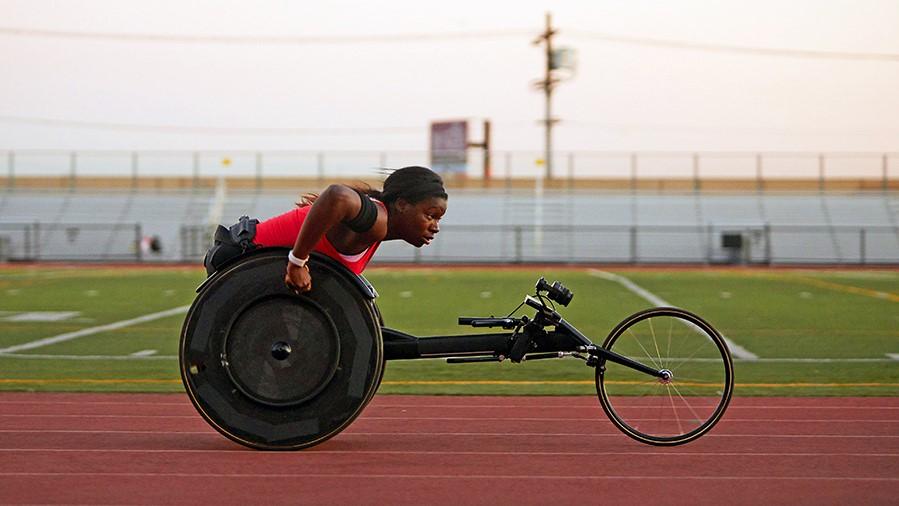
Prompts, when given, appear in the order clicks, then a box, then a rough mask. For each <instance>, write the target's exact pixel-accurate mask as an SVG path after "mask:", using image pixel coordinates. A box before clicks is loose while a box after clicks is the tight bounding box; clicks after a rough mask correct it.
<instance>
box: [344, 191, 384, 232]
mask: <svg viewBox="0 0 899 506" xmlns="http://www.w3.org/2000/svg"><path fill="white" fill-rule="evenodd" d="M358 193H359V198H360V200H361V201H362V207H361V208H360V209H359V214H357V215H356V217H355V218H353V219H352V220H348V221H345V222H343V223H344V224H345V225H346V226H347V227H348V228H349V229H350V230H352V231H353V232H356V233H357V234H361V233H363V232H368V231H369V230H370V229H371V227H372V226H373V225H374V224H375V221H376V220H377V219H378V206H377V204H375V203H374V202H373V201H372V200H371V199H370V198H369V197H368V195H365V194H364V193H362V192H358Z"/></svg>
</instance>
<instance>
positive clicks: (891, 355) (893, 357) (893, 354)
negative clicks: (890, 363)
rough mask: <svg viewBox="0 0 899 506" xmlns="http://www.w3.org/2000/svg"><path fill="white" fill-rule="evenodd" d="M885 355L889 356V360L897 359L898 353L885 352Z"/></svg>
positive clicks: (898, 357)
mask: <svg viewBox="0 0 899 506" xmlns="http://www.w3.org/2000/svg"><path fill="white" fill-rule="evenodd" d="M887 356H888V357H890V360H899V353H887Z"/></svg>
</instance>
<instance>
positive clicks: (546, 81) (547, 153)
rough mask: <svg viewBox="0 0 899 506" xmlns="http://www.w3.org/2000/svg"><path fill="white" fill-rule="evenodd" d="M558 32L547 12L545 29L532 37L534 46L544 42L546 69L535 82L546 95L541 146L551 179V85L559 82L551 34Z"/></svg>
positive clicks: (550, 15) (552, 119)
mask: <svg viewBox="0 0 899 506" xmlns="http://www.w3.org/2000/svg"><path fill="white" fill-rule="evenodd" d="M557 33H558V32H557V31H556V30H555V29H553V27H552V14H550V13H549V12H547V13H546V29H545V31H544V32H543V33H542V34H540V36H539V37H537V38H536V39H534V42H533V44H534V45H535V46H539V45H540V44H543V43H546V71H545V74H544V77H543V80H542V81H537V82H536V83H534V84H535V86H536V88H537V89H542V90H543V94H544V96H545V97H546V109H545V113H544V116H543V125H544V129H545V132H544V134H545V140H544V147H543V161H544V164H545V166H546V179H552V172H553V169H552V167H553V158H552V144H553V134H552V132H553V124H554V123H557V122H558V120H557V119H555V118H553V117H552V93H553V86H555V84H556V83H558V82H559V80H558V79H555V78H553V75H552V71H553V69H554V68H555V66H554V62H553V36H554V35H556V34H557Z"/></svg>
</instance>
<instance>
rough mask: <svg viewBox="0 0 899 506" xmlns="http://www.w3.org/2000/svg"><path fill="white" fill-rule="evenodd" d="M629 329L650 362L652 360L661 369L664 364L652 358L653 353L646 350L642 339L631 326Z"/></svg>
mask: <svg viewBox="0 0 899 506" xmlns="http://www.w3.org/2000/svg"><path fill="white" fill-rule="evenodd" d="M627 331H628V333H629V334H630V335H631V336H632V337H633V338H634V342H636V343H637V346H639V347H640V349H641V350H643V354H644V355H645V356H646V358H648V359H649V360H650V362H652V364H653V365H654V366H656V369H661V368H662V366H661V365H660V364H659V363H658V362H656V361H655V359H654V358H652V355H651V354H650V353H649V352H648V351H646V348H645V347H644V346H643V343H641V342H640V339H639V338H638V337H637V335H636V334H634V331H633V330H631V329H630V328H628V329H627Z"/></svg>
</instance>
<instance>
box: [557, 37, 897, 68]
mask: <svg viewBox="0 0 899 506" xmlns="http://www.w3.org/2000/svg"><path fill="white" fill-rule="evenodd" d="M565 33H566V34H570V35H571V36H573V37H575V38H581V39H588V40H598V41H603V42H615V43H620V44H629V45H637V46H647V47H661V48H667V49H688V50H694V51H712V52H719V53H735V54H750V55H756V56H776V57H789V58H806V59H830V60H854V61H862V60H870V61H899V54H897V53H856V52H849V51H818V50H811V49H786V48H768V47H751V46H737V45H730V44H713V43H706V42H690V41H679V40H668V39H653V38H645V37H629V36H625V35H612V34H608V33H599V32H585V31H579V30H570V31H566V32H565Z"/></svg>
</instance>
